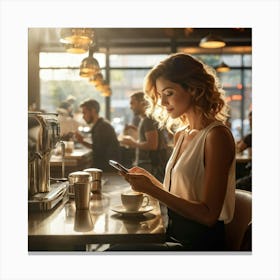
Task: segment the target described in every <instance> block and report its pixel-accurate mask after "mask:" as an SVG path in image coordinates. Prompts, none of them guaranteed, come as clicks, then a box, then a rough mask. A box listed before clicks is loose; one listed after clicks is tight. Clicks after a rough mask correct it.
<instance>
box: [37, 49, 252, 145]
mask: <svg viewBox="0 0 280 280" xmlns="http://www.w3.org/2000/svg"><path fill="white" fill-rule="evenodd" d="M85 57H86V55H77V54H67V53H40V83H41V84H40V97H41V108H42V109H44V110H46V111H56V108H57V107H58V106H59V103H60V102H61V101H62V100H65V99H66V98H67V96H69V95H73V96H75V97H76V104H75V108H74V109H75V112H76V114H77V118H81V116H80V113H79V108H78V105H79V103H80V102H81V101H82V100H84V99H85V98H95V99H96V100H98V101H99V102H100V105H101V112H100V115H101V116H106V110H110V117H111V119H110V121H111V123H112V124H113V126H114V128H115V130H116V132H117V134H119V133H121V131H122V129H123V127H124V125H125V124H126V123H130V122H131V121H132V118H133V115H132V112H131V110H130V106H129V95H130V94H131V93H132V92H134V91H138V90H142V88H143V79H144V77H145V75H146V74H147V72H148V71H149V70H150V69H151V68H152V67H153V66H154V65H155V64H157V63H158V62H159V61H161V60H163V59H164V58H166V57H167V55H164V54H162V55H117V54H111V55H109V67H108V69H107V71H108V72H105V69H106V56H105V54H101V53H100V54H99V53H97V54H94V57H95V58H96V59H97V60H98V62H99V64H100V67H101V68H102V74H103V77H104V78H105V76H106V73H107V74H108V75H109V77H108V78H109V81H110V88H111V90H112V96H111V97H110V99H109V101H110V102H109V103H107V102H105V98H104V97H103V96H101V94H100V92H99V91H97V90H96V88H95V87H94V86H93V85H92V84H90V83H89V80H88V79H85V78H81V77H80V76H79V66H80V63H81V61H82V59H84V58H85ZM197 57H198V58H200V59H201V60H202V61H204V62H205V63H207V64H209V65H211V66H212V67H215V66H217V65H218V64H219V63H220V62H221V60H223V61H224V62H225V63H227V64H228V65H229V66H230V67H231V71H229V72H226V73H218V75H219V78H220V80H221V83H222V85H223V88H224V90H225V93H226V98H227V101H228V102H229V105H230V122H231V129H232V132H233V134H234V137H235V139H236V140H239V139H240V138H241V137H242V136H243V135H245V134H246V133H247V132H248V131H249V129H250V128H249V123H248V120H247V117H248V113H249V111H250V110H251V107H252V70H251V66H252V65H251V63H252V57H251V55H249V54H246V55H241V54H233V55H231V54H223V55H222V54H221V55H217V54H215V55H209V54H204V55H197ZM106 104H110V106H109V108H106V107H105V106H106Z"/></svg>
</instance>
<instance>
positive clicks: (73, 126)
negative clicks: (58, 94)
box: [57, 101, 80, 141]
mask: <svg viewBox="0 0 280 280" xmlns="http://www.w3.org/2000/svg"><path fill="white" fill-rule="evenodd" d="M72 108H73V106H72V105H71V104H70V103H69V102H67V101H63V102H61V104H60V105H59V107H58V108H57V113H58V122H59V126H60V136H61V140H65V141H69V140H72V138H73V135H74V133H75V132H76V131H77V129H78V127H79V125H80V123H79V122H78V121H76V120H75V119H74V118H73V117H72V116H71V112H72Z"/></svg>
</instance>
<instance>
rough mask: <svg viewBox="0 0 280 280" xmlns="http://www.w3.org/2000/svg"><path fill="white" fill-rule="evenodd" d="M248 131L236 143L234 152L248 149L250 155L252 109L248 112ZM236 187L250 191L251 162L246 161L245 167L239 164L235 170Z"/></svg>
mask: <svg viewBox="0 0 280 280" xmlns="http://www.w3.org/2000/svg"><path fill="white" fill-rule="evenodd" d="M248 119H249V125H250V132H249V133H248V134H247V135H245V136H244V137H243V138H242V139H241V140H240V141H238V142H237V143H236V152H237V153H243V151H245V150H248V155H249V157H251V156H252V111H250V112H249V114H248ZM236 173H237V180H236V188H237V189H243V190H246V191H250V192H251V191H252V162H248V163H247V164H246V165H245V167H244V166H242V165H239V166H238V167H237V170H236Z"/></svg>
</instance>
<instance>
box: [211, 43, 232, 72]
mask: <svg viewBox="0 0 280 280" xmlns="http://www.w3.org/2000/svg"><path fill="white" fill-rule="evenodd" d="M223 50H224V49H223V48H221V54H220V57H221V62H220V64H218V65H217V66H216V67H215V69H216V71H217V72H220V73H225V72H229V71H230V67H229V66H228V65H227V64H226V63H225V62H224V60H223Z"/></svg>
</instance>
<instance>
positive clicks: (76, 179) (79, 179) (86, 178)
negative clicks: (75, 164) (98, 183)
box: [68, 171, 92, 195]
mask: <svg viewBox="0 0 280 280" xmlns="http://www.w3.org/2000/svg"><path fill="white" fill-rule="evenodd" d="M68 180H69V194H71V195H74V184H75V183H86V184H87V183H88V184H90V186H91V181H92V176H91V174H90V173H89V172H85V171H75V172H72V173H70V174H69V175H68Z"/></svg>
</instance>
